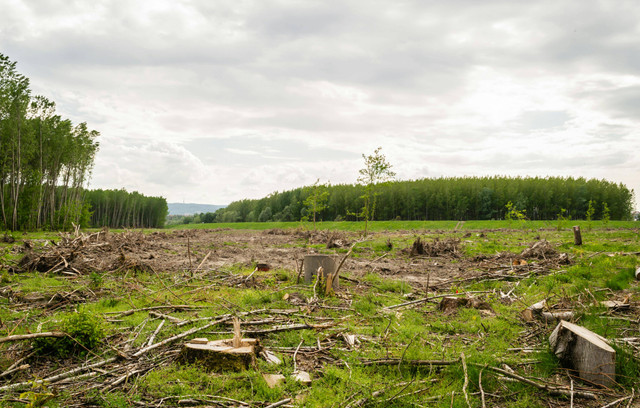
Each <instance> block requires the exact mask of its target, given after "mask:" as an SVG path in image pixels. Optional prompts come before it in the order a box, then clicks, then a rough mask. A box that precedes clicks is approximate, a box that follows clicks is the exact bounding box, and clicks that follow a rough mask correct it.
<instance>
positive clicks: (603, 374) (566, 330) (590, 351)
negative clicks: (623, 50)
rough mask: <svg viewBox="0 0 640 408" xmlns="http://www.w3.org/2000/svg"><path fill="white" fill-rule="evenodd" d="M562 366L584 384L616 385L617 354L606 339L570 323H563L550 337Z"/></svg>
mask: <svg viewBox="0 0 640 408" xmlns="http://www.w3.org/2000/svg"><path fill="white" fill-rule="evenodd" d="M549 343H550V344H551V348H552V349H553V352H554V353H555V355H556V356H557V357H558V359H560V363H561V364H562V365H563V366H564V367H566V368H568V369H569V370H570V372H571V373H572V374H574V375H575V376H576V377H577V378H579V379H581V380H585V381H588V382H590V383H593V384H596V385H600V386H603V387H611V386H613V385H615V377H616V366H615V362H616V352H615V350H614V349H613V348H611V346H610V345H609V344H608V341H607V339H605V338H604V337H602V336H600V335H598V334H596V333H594V332H592V331H590V330H587V329H585V328H584V327H581V326H578V325H576V324H573V323H569V322H567V321H564V320H562V321H560V323H558V325H557V326H556V328H555V329H554V330H553V333H551V336H550V337H549Z"/></svg>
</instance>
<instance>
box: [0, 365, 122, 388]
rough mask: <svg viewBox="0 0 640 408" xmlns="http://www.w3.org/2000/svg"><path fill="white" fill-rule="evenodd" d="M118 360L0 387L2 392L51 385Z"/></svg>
mask: <svg viewBox="0 0 640 408" xmlns="http://www.w3.org/2000/svg"><path fill="white" fill-rule="evenodd" d="M117 359H118V358H117V357H111V358H108V359H106V360H102V361H99V362H97V363H94V364H89V365H86V366H81V367H78V368H74V369H73V370H71V371H67V372H64V373H61V374H58V375H54V376H51V377H47V378H44V379H42V380H34V381H27V382H21V383H15V384H9V385H5V386H4V387H0V391H7V390H13V389H15V388H22V387H31V386H33V385H36V384H42V383H44V382H46V383H49V384H51V383H54V382H56V381H59V380H62V379H65V378H69V377H72V376H74V375H75V374H77V373H81V372H83V371H87V370H92V369H94V368H98V367H102V366H103V365H106V364H110V363H113V362H114V361H116V360H117Z"/></svg>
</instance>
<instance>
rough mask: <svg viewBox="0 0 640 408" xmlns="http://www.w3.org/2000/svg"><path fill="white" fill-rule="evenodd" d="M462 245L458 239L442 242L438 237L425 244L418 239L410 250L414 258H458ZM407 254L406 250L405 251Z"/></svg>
mask: <svg viewBox="0 0 640 408" xmlns="http://www.w3.org/2000/svg"><path fill="white" fill-rule="evenodd" d="M459 245H460V240H459V239H456V238H450V239H445V240H442V241H441V240H440V238H438V237H436V238H435V239H434V240H433V241H431V242H423V241H422V240H421V239H420V237H418V238H416V240H415V241H413V245H412V246H411V249H409V250H408V252H409V255H410V256H412V257H415V256H419V255H425V256H428V257H437V256H453V257H458V246H459ZM405 252H406V250H405Z"/></svg>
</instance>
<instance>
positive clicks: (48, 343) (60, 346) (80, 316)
mask: <svg viewBox="0 0 640 408" xmlns="http://www.w3.org/2000/svg"><path fill="white" fill-rule="evenodd" d="M60 329H61V330H62V331H63V332H64V333H66V334H67V336H65V337H60V338H51V337H43V338H37V339H35V341H34V347H35V349H36V350H38V351H39V353H40V354H49V355H54V356H58V357H68V356H71V355H84V354H86V352H87V351H89V350H92V349H94V348H96V347H97V346H98V344H100V342H101V341H102V339H104V337H105V335H106V328H105V322H104V320H103V319H102V317H100V316H99V315H97V314H95V313H92V312H90V311H88V310H86V309H81V310H79V311H78V312H75V313H72V314H70V315H68V316H66V317H65V318H64V319H63V320H62V322H61V325H60Z"/></svg>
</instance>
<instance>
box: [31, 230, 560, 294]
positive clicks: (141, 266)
mask: <svg viewBox="0 0 640 408" xmlns="http://www.w3.org/2000/svg"><path fill="white" fill-rule="evenodd" d="M429 234H431V235H433V236H428V235H427V236H426V237H425V235H422V236H420V235H418V234H416V233H415V232H409V231H393V232H378V233H372V234H370V235H369V236H368V237H367V239H366V240H363V238H362V236H361V234H359V233H349V232H342V231H315V232H314V231H304V230H300V229H289V230H280V229H275V230H265V231H253V230H232V229H212V230H173V231H170V232H152V233H150V234H144V233H142V232H140V231H126V232H124V233H111V232H109V231H107V230H104V231H100V232H96V233H93V234H90V235H86V234H85V235H82V236H79V237H72V236H71V235H61V236H60V239H59V240H53V241H47V242H44V244H45V248H44V250H43V251H32V247H33V246H34V243H31V242H28V241H27V242H26V243H25V245H24V246H23V247H22V248H21V249H20V250H21V251H23V252H24V253H25V255H24V257H23V259H22V261H21V262H20V264H19V266H20V268H22V269H23V270H27V269H28V270H38V271H40V272H53V273H62V274H67V275H81V274H87V273H90V272H107V271H114V270H120V269H133V270H136V269H138V270H147V271H154V272H180V271H186V270H190V271H193V270H196V271H198V270H200V271H206V270H216V269H223V268H227V267H231V266H235V267H244V268H253V267H254V266H255V265H256V264H258V263H260V264H266V265H267V266H268V268H269V269H272V270H273V269H276V270H277V269H286V270H293V271H297V270H299V268H300V262H301V261H302V259H303V258H304V256H305V255H307V254H313V253H324V254H334V255H335V257H336V259H340V258H342V257H343V256H344V253H346V252H347V250H348V249H349V248H350V247H351V246H352V245H354V244H357V245H356V249H355V251H354V255H353V256H351V257H350V258H349V260H348V262H346V263H345V264H344V266H343V268H342V271H343V272H345V273H346V274H347V275H349V276H350V277H351V278H353V279H359V278H360V277H362V276H364V275H366V274H368V273H376V274H380V275H381V276H383V277H385V278H389V279H393V280H399V281H403V282H405V283H407V284H410V285H411V286H413V287H415V288H416V289H420V288H426V287H427V286H428V287H429V288H430V289H432V290H433V289H438V288H440V289H443V288H446V287H449V286H450V285H451V284H453V283H461V282H466V281H471V280H478V279H482V278H484V277H486V278H491V279H500V278H504V277H506V274H510V275H514V274H515V275H519V274H521V275H524V274H529V275H531V274H535V273H536V272H543V271H547V270H549V269H550V268H554V267H555V268H557V267H558V266H559V265H562V264H566V263H569V258H568V256H567V255H566V254H563V253H559V252H558V251H556V250H555V249H554V248H553V246H552V245H551V244H550V243H549V242H547V241H545V240H540V241H534V242H532V243H530V245H529V247H528V248H526V249H525V250H523V251H522V252H521V253H520V254H513V253H506V252H505V253H497V254H493V255H490V256H487V255H479V256H475V257H469V256H464V255H463V252H462V249H461V248H462V245H464V244H465V243H464V242H463V241H462V240H463V239H464V238H465V236H468V235H469V234H470V233H467V234H466V235H462V234H458V235H459V236H444V235H441V234H438V233H437V232H435V233H434V232H430V233H429ZM474 234H476V235H477V236H484V234H485V232H483V231H478V232H474ZM385 240H387V241H386V242H387V243H388V245H389V247H393V246H394V245H395V247H394V248H392V250H391V248H389V250H388V251H385V250H382V251H380V250H378V251H377V252H376V251H375V250H374V249H373V248H372V246H371V244H372V243H375V242H378V243H381V242H382V243H384V242H385ZM398 242H400V243H405V244H404V245H405V247H403V248H400V247H399V246H400V245H402V244H398ZM466 242H470V241H466ZM394 243H395V244H394ZM381 253H382V254H381ZM380 254H381V255H380Z"/></svg>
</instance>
